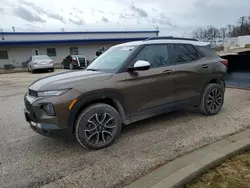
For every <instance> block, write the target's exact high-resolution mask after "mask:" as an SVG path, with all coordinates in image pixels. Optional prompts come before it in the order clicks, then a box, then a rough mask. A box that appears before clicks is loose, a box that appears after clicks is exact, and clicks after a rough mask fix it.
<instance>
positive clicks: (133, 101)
mask: <svg viewBox="0 0 250 188" xmlns="http://www.w3.org/2000/svg"><path fill="white" fill-rule="evenodd" d="M138 60H145V61H148V62H149V63H150V64H151V67H150V69H149V70H145V71H134V72H127V73H126V79H127V88H126V92H127V94H126V96H127V97H128V99H129V110H130V114H131V120H132V121H137V120H140V119H144V118H147V117H150V116H154V115H157V114H161V113H163V112H164V110H165V109H166V107H167V105H168V104H171V103H172V102H173V101H174V90H175V87H174V83H173V79H172V76H171V74H172V70H173V69H174V67H173V66H171V63H170V62H171V61H170V58H169V53H168V45H165V44H161V45H148V46H145V47H144V48H143V49H142V50H141V51H140V52H139V53H138V54H137V56H136V57H135V58H134V59H133V60H132V62H131V64H130V65H129V66H133V65H134V63H135V62H136V61H138ZM168 107H169V106H168Z"/></svg>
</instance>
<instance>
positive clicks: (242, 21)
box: [240, 16, 245, 36]
mask: <svg viewBox="0 0 250 188" xmlns="http://www.w3.org/2000/svg"><path fill="white" fill-rule="evenodd" d="M240 18H241V36H242V35H243V24H244V19H245V17H244V16H242V17H240Z"/></svg>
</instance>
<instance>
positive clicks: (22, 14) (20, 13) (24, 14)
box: [13, 6, 46, 23]
mask: <svg viewBox="0 0 250 188" xmlns="http://www.w3.org/2000/svg"><path fill="white" fill-rule="evenodd" d="M13 13H14V15H16V16H17V17H19V18H22V19H24V20H26V21H29V22H41V23H44V22H46V21H45V20H43V19H42V18H41V17H40V16H38V15H36V14H33V13H32V12H30V11H29V10H27V9H25V8H24V7H22V6H18V7H16V8H15V9H14V11H13Z"/></svg>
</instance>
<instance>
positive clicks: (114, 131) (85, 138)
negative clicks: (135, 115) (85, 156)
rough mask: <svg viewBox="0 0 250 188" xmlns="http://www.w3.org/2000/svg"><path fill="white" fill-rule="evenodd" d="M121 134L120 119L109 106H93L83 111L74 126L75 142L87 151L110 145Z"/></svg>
mask: <svg viewBox="0 0 250 188" xmlns="http://www.w3.org/2000/svg"><path fill="white" fill-rule="evenodd" d="M120 132H121V117H120V115H119V113H118V112H117V111H116V110H115V109H114V108H113V107H112V106H110V105H107V104H102V103H100V104H94V105H91V106H89V107H87V108H86V109H84V110H83V111H82V112H81V113H80V114H79V116H78V118H77V121H76V125H75V136H76V139H77V141H78V142H79V143H80V144H81V145H82V146H83V147H85V148H88V149H102V148H105V147H107V146H109V145H111V144H112V143H113V142H114V141H115V139H116V138H117V137H118V136H119V135H120Z"/></svg>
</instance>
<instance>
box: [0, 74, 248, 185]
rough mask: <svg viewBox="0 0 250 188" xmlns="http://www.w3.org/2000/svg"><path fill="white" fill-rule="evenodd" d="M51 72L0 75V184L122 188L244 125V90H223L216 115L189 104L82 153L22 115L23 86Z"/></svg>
mask: <svg viewBox="0 0 250 188" xmlns="http://www.w3.org/2000/svg"><path fill="white" fill-rule="evenodd" d="M61 71H62V70H61ZM56 72H58V71H56ZM51 74H54V73H38V74H29V73H26V72H24V73H14V74H4V75H0V88H1V89H0V104H1V105H0V128H1V130H0V185H1V187H9V188H11V187H16V188H19V187H20V188H21V187H22V188H29V187H32V188H33V187H81V188H82V187H88V188H91V187H99V188H104V187H123V185H124V184H126V183H128V182H130V181H131V180H133V179H135V178H137V177H139V176H140V175H142V174H144V173H146V172H147V171H149V170H150V169H152V168H155V167H157V166H159V165H160V164H163V163H166V162H167V161H168V160H171V159H174V158H175V157H177V156H179V155H183V154H185V153H187V152H189V151H192V150H194V149H196V148H199V147H202V146H204V145H207V144H208V143H211V142H214V141H216V140H218V139H220V138H221V137H223V136H226V135H230V134H232V133H235V132H239V131H241V130H244V129H246V128H248V127H250V126H249V122H250V116H249V113H250V91H247V90H237V89H227V91H226V97H225V105H224V107H223V109H222V111H221V112H220V113H219V114H218V115H216V116H212V117H206V116H203V115H201V114H199V113H198V112H197V111H196V109H193V108H190V109H186V110H182V111H178V112H173V113H170V114H166V115H162V116H159V117H155V118H151V119H148V120H144V121H141V122H138V123H134V124H132V125H129V126H127V127H125V128H124V129H123V131H122V134H121V137H120V138H119V139H118V140H117V141H116V142H115V144H113V145H112V146H110V147H108V148H106V149H103V150H99V151H88V150H86V149H83V148H82V147H81V146H79V145H78V144H77V143H76V142H74V141H68V140H63V139H53V138H47V137H43V136H41V135H38V134H36V133H34V132H33V131H32V130H31V129H30V128H29V125H28V123H27V122H26V121H25V119H24V115H23V107H24V104H23V96H24V94H25V92H26V91H27V87H28V85H29V84H31V83H32V82H33V81H34V80H36V79H37V78H40V77H43V76H47V75H51Z"/></svg>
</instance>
